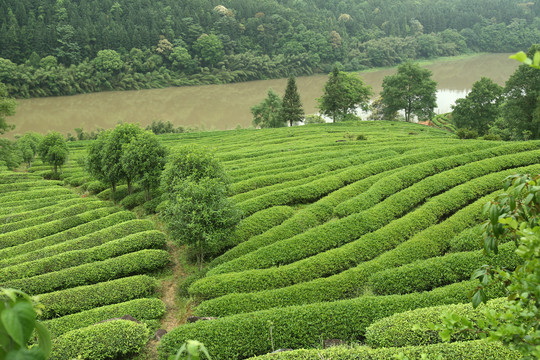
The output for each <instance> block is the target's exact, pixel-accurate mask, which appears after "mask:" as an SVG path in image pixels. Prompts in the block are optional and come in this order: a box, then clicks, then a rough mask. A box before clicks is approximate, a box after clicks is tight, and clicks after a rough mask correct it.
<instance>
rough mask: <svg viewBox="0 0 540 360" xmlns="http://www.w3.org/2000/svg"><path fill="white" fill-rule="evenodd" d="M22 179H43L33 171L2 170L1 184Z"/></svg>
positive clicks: (0, 174)
mask: <svg viewBox="0 0 540 360" xmlns="http://www.w3.org/2000/svg"><path fill="white" fill-rule="evenodd" d="M21 180H29V181H33V180H42V178H41V177H39V176H37V175H34V174H32V173H20V172H13V171H0V184H11V183H14V182H18V181H21Z"/></svg>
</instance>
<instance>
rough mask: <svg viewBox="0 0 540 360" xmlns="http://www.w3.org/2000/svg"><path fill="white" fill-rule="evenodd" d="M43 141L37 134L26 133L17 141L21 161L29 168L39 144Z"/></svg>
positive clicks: (41, 136)
mask: <svg viewBox="0 0 540 360" xmlns="http://www.w3.org/2000/svg"><path fill="white" fill-rule="evenodd" d="M42 141H43V135H41V134H38V133H32V132H29V133H26V134H24V135H23V136H22V137H20V138H19V139H17V148H18V149H19V151H20V152H21V155H22V158H23V161H24V162H25V163H26V164H27V165H28V167H30V166H31V165H32V161H33V160H34V158H35V157H36V155H37V154H38V149H39V144H40V143H41V142H42Z"/></svg>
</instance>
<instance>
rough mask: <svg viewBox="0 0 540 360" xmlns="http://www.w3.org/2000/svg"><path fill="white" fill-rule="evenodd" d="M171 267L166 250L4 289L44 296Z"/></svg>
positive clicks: (9, 283)
mask: <svg viewBox="0 0 540 360" xmlns="http://www.w3.org/2000/svg"><path fill="white" fill-rule="evenodd" d="M167 264H169V253H168V252H167V251H164V250H141V251H137V252H134V253H130V254H126V255H121V256H118V257H115V258H112V259H107V260H103V261H95V262H93V263H90V264H84V265H79V266H74V267H71V268H67V269H63V270H59V271H55V272H50V273H46V274H42V275H37V276H33V277H29V278H25V279H16V280H10V281H6V282H3V283H2V286H3V287H8V288H14V289H18V290H22V291H24V292H26V293H29V294H33V295H35V294H43V293H47V292H51V291H57V290H61V289H66V288H70V287H75V286H82V285H89V284H95V283H99V282H102V281H108V280H112V279H117V278H121V277H124V276H131V275H137V274H144V273H147V272H149V271H153V270H157V269H160V268H162V267H164V266H166V265H167Z"/></svg>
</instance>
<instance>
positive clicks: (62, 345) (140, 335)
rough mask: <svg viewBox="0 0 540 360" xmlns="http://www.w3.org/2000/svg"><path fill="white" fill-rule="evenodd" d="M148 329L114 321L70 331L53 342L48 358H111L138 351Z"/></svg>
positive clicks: (130, 323)
mask: <svg viewBox="0 0 540 360" xmlns="http://www.w3.org/2000/svg"><path fill="white" fill-rule="evenodd" d="M149 336H150V331H149V330H148V328H147V327H146V326H145V325H143V324H138V323H136V322H133V321H127V320H115V321H108V322H105V323H101V324H96V325H93V326H89V327H86V328H82V329H77V330H73V331H70V332H68V333H66V334H64V335H62V336H60V337H58V338H56V339H54V341H53V348H52V352H51V357H50V358H49V359H50V360H54V359H57V360H63V359H65V360H70V359H76V358H81V359H114V358H118V357H120V356H121V357H125V356H127V355H130V354H135V353H138V352H140V351H141V350H142V349H143V347H144V346H145V345H146V343H147V342H148V339H149Z"/></svg>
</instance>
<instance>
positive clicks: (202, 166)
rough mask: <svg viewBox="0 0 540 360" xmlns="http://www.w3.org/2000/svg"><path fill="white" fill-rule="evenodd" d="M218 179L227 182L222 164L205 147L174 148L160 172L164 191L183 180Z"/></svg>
mask: <svg viewBox="0 0 540 360" xmlns="http://www.w3.org/2000/svg"><path fill="white" fill-rule="evenodd" d="M205 177H208V178H211V179H219V180H220V181H221V182H223V183H225V184H226V183H228V179H227V176H226V175H225V171H224V170H223V166H222V165H221V163H220V162H219V161H218V159H216V157H215V156H214V154H213V153H212V151H210V150H209V149H207V148H204V147H200V146H196V145H187V146H182V147H180V148H176V149H175V150H174V151H173V152H172V153H171V154H170V155H169V156H168V158H167V163H166V164H165V169H164V170H163V173H162V174H161V185H162V187H163V190H164V191H165V192H166V193H172V192H173V191H174V188H175V187H176V186H177V185H178V184H180V183H182V182H183V181H187V180H189V181H195V182H197V181H199V180H200V179H202V178H205Z"/></svg>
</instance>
